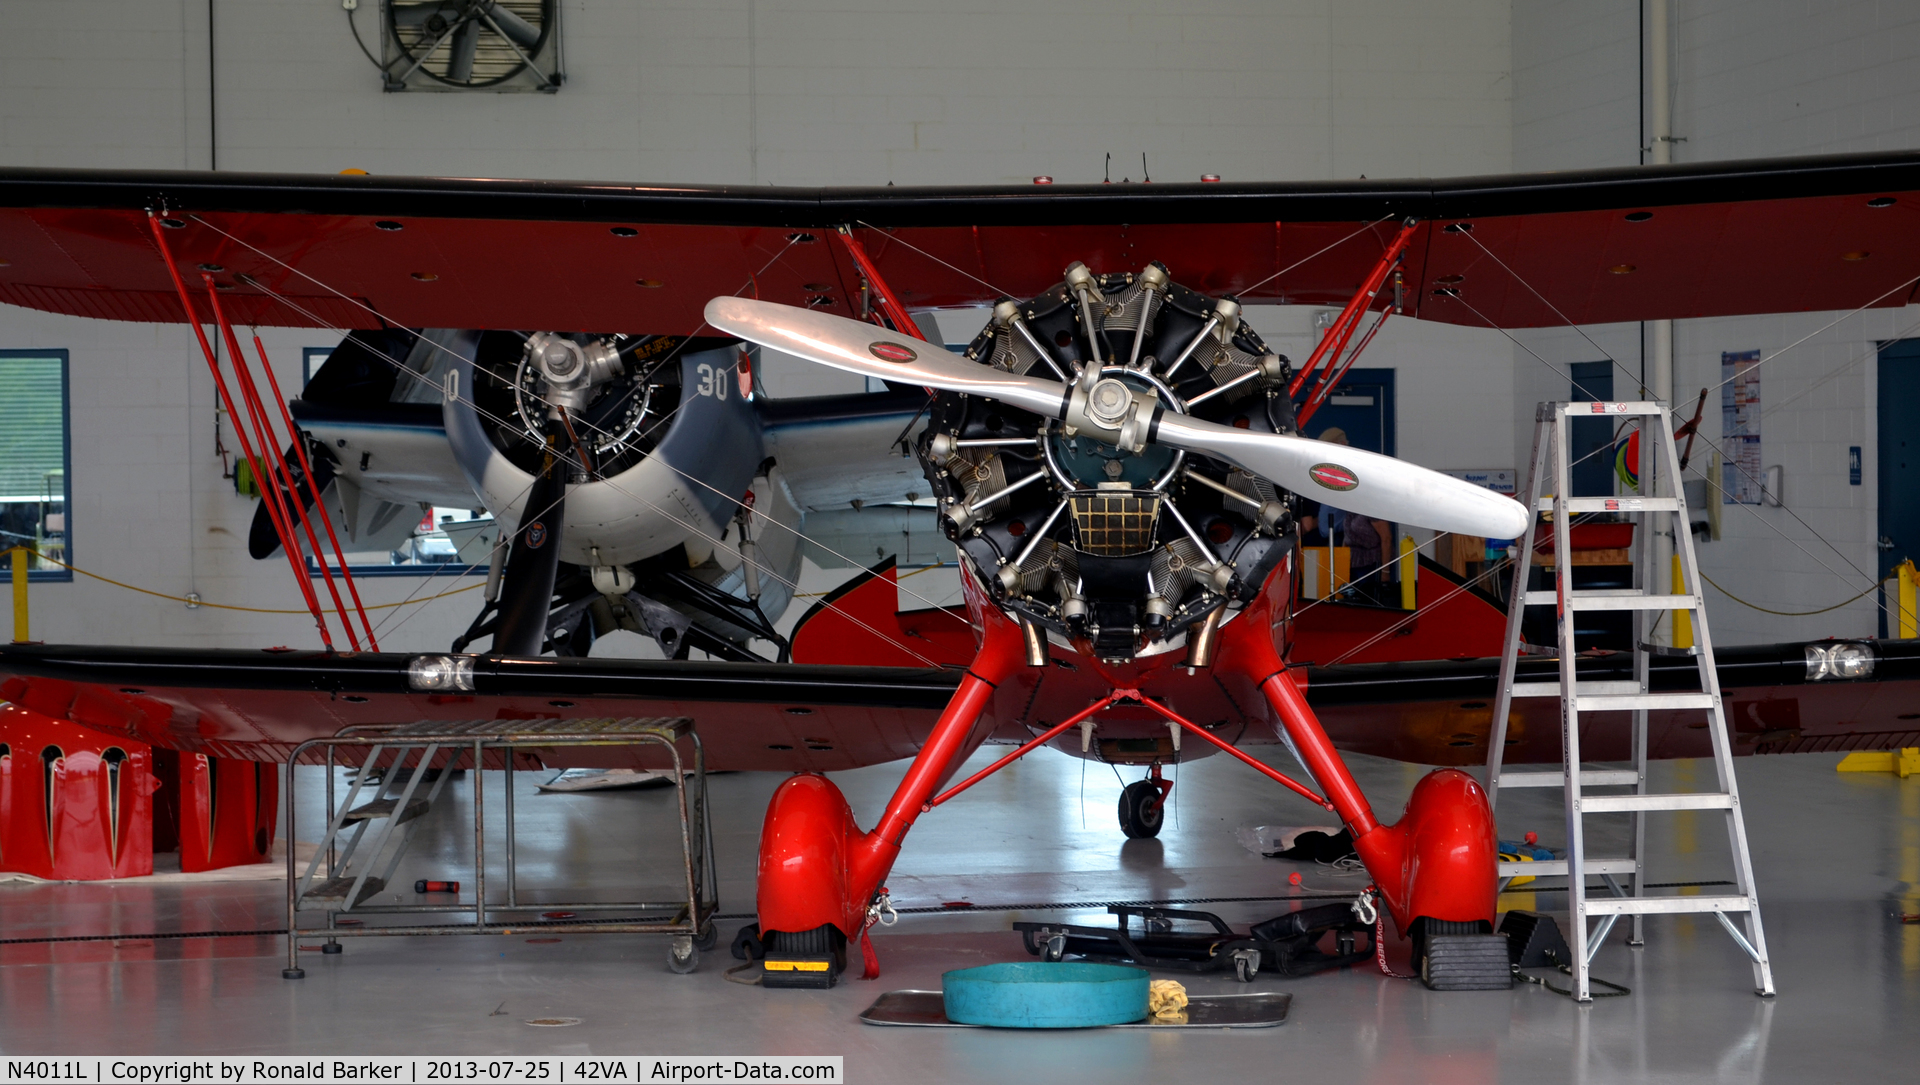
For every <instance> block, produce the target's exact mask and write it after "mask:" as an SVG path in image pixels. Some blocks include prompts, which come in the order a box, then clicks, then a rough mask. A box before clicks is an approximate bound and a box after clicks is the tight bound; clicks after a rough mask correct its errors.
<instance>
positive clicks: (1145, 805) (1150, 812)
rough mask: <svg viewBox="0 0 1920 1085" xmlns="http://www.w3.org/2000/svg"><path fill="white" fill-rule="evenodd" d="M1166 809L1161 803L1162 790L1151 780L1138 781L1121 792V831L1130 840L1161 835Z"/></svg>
mask: <svg viewBox="0 0 1920 1085" xmlns="http://www.w3.org/2000/svg"><path fill="white" fill-rule="evenodd" d="M1165 817H1166V809H1165V807H1164V806H1162V804H1161V802H1160V789H1159V788H1157V787H1155V786H1153V781H1151V780H1137V781H1135V782H1133V783H1131V784H1128V785H1127V786H1126V789H1125V790H1124V791H1122V792H1120V831H1121V832H1123V833H1125V834H1127V837H1128V839H1131V840H1140V839H1143V838H1146V837H1154V836H1159V835H1160V823H1161V821H1162V820H1164V818H1165Z"/></svg>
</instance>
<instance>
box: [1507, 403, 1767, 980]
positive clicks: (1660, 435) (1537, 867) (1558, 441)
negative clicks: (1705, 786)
mask: <svg viewBox="0 0 1920 1085" xmlns="http://www.w3.org/2000/svg"><path fill="white" fill-rule="evenodd" d="M1576 418H1604V419H1606V420H1607V421H1609V422H1612V423H1614V424H1616V425H1617V424H1619V423H1621V422H1632V421H1638V422H1639V425H1640V494H1639V495H1635V496H1623V497H1569V496H1568V492H1569V491H1570V490H1571V489H1572V468H1573V464H1572V463H1571V462H1570V458H1569V451H1568V448H1569V445H1568V437H1569V432H1570V424H1571V422H1572V421H1573V420H1574V419H1576ZM1534 421H1535V427H1534V437H1533V459H1532V466H1531V469H1530V470H1529V472H1528V481H1527V486H1526V489H1525V490H1523V491H1522V495H1523V498H1524V499H1525V500H1527V501H1528V502H1530V503H1531V505H1532V507H1533V509H1534V510H1535V512H1536V513H1551V514H1552V532H1553V537H1552V547H1553V574H1554V575H1553V580H1554V588H1553V590H1552V591H1529V590H1528V588H1527V585H1528V584H1529V582H1530V579H1529V578H1530V574H1531V571H1532V566H1533V555H1534V546H1535V543H1536V541H1537V539H1538V535H1539V532H1540V530H1541V527H1540V521H1539V517H1538V516H1537V515H1536V516H1534V517H1533V518H1532V522H1530V523H1529V524H1528V526H1527V533H1526V536H1525V538H1523V539H1521V540H1520V553H1519V557H1518V559H1517V561H1516V563H1515V570H1514V581H1513V591H1512V593H1511V597H1510V602H1509V604H1508V607H1507V636H1506V645H1505V649H1504V651H1503V652H1502V654H1501V657H1500V680H1499V691H1498V694H1497V696H1496V697H1495V700H1494V706H1493V727H1492V734H1491V736H1490V737H1489V740H1488V749H1487V797H1488V801H1489V802H1497V800H1498V798H1499V796H1500V794H1501V792H1502V791H1504V790H1506V789H1509V788H1520V787H1559V788H1562V789H1564V792H1565V796H1566V817H1567V857H1566V859H1564V860H1554V861H1549V862H1518V863H1505V862H1503V863H1501V864H1500V877H1501V879H1502V880H1503V883H1502V884H1503V885H1504V880H1505V879H1509V878H1513V877H1517V876H1525V875H1532V876H1535V877H1565V878H1566V879H1567V897H1568V913H1569V917H1570V919H1571V923H1570V926H1571V928H1572V929H1571V930H1570V931H1568V943H1569V947H1568V948H1570V949H1571V950H1572V952H1573V957H1574V959H1573V961H1572V962H1571V964H1572V966H1573V980H1574V986H1573V991H1574V997H1575V998H1577V999H1579V1000H1580V1001H1582V1002H1586V1001H1590V1000H1591V998H1592V994H1591V992H1590V990H1589V984H1588V980H1589V976H1588V970H1589V968H1590V966H1591V965H1592V962H1593V957H1594V954H1595V953H1596V952H1598V950H1599V948H1600V946H1601V945H1602V944H1604V943H1605V942H1606V940H1607V936H1608V935H1609V934H1611V933H1612V932H1613V928H1614V925H1615V924H1616V923H1617V922H1618V920H1619V919H1620V917H1621V916H1630V917H1632V921H1633V923H1632V935H1631V938H1630V939H1629V943H1630V944H1632V945H1639V944H1640V943H1641V942H1642V940H1643V939H1642V934H1643V931H1642V926H1641V920H1642V917H1644V916H1647V915H1653V914H1677V913H1700V912H1711V913H1712V914H1713V916H1714V918H1716V919H1718V920H1719V921H1720V924H1721V926H1723V927H1725V928H1726V931H1727V933H1728V934H1730V935H1732V936H1733V940H1734V942H1735V943H1737V944H1738V945H1739V947H1740V948H1741V950H1742V951H1744V952H1745V953H1746V954H1747V956H1748V957H1749V958H1750V959H1751V960H1752V962H1753V980H1754V989H1755V992H1756V993H1757V994H1760V995H1762V996H1771V995H1772V994H1773V993H1774V988H1773V970H1772V968H1771V967H1770V965H1769V963H1768V960H1767V941H1766V935H1765V934H1764V932H1763V931H1762V929H1761V926H1760V902H1759V898H1758V897H1756V896H1755V895H1754V885H1753V858H1752V855H1751V853H1750V852H1749V850H1748V847H1747V828H1746V822H1745V820H1744V819H1743V818H1742V817H1741V814H1740V793H1739V788H1738V785H1737V784H1736V783H1735V782H1734V772H1733V749H1732V744H1731V742H1730V740H1729V737H1728V732H1727V718H1726V710H1725V706H1724V703H1723V701H1722V700H1721V696H1720V680H1719V675H1718V673H1717V672H1716V671H1715V669H1714V659H1713V642H1712V640H1711V639H1710V638H1709V637H1708V635H1707V615H1706V610H1705V608H1704V606H1703V605H1702V602H1703V600H1702V596H1701V594H1700V590H1699V585H1700V572H1699V566H1698V563H1697V561H1696V559H1695V556H1694V550H1693V534H1692V532H1691V530H1690V529H1689V525H1688V517H1687V503H1686V497H1685V492H1684V487H1683V486H1682V485H1681V482H1680V478H1681V473H1680V460H1679V454H1678V452H1677V451H1676V449H1675V446H1674V439H1673V423H1672V421H1671V419H1670V418H1669V416H1668V413H1667V410H1666V408H1665V407H1663V406H1662V405H1660V404H1658V403H1542V404H1541V405H1540V406H1539V409H1538V411H1537V412H1536V414H1535V418H1534ZM1593 514H1602V515H1612V516H1617V517H1620V518H1622V519H1625V520H1628V521H1629V522H1633V523H1634V524H1635V525H1636V528H1637V530H1636V532H1635V539H1634V544H1633V553H1634V558H1635V560H1634V563H1633V564H1634V581H1633V582H1634V584H1635V585H1636V586H1635V587H1633V588H1626V589H1620V588H1615V589H1604V590H1575V589H1574V587H1573V568H1572V566H1573V563H1572V557H1573V548H1572V539H1571V537H1572V534H1573V532H1572V530H1571V527H1572V525H1573V524H1574V523H1576V522H1577V518H1580V517H1583V516H1591V515H1593ZM1669 533H1670V534H1671V537H1672V539H1673V544H1674V552H1675V553H1676V554H1677V555H1678V556H1679V558H1680V568H1681V576H1682V584H1683V585H1692V586H1693V590H1692V591H1691V592H1687V591H1686V590H1685V588H1684V587H1681V588H1680V590H1679V591H1678V593H1676V594H1671V595H1661V594H1655V593H1654V587H1653V586H1654V585H1655V584H1656V583H1657V579H1656V578H1655V577H1654V575H1653V570H1654V554H1655V552H1656V551H1655V546H1654V540H1655V538H1656V536H1665V535H1667V534H1669ZM1530 605H1551V606H1553V607H1554V608H1555V612H1554V613H1555V625H1556V629H1557V638H1558V642H1559V643H1558V645H1557V649H1558V651H1557V654H1558V657H1559V668H1558V670H1559V678H1558V680H1557V681H1519V680H1517V676H1518V671H1519V659H1520V654H1521V652H1522V650H1523V648H1524V647H1525V646H1524V644H1523V642H1522V638H1521V618H1522V616H1523V615H1524V614H1525V612H1526V608H1527V607H1528V606H1530ZM1596 610H1614V611H1619V610H1625V611H1630V612H1632V615H1633V644H1634V666H1633V674H1634V677H1633V679H1631V680H1615V681H1593V680H1589V681H1584V682H1583V681H1578V680H1577V675H1576V670H1577V667H1576V663H1577V657H1576V655H1575V646H1574V624H1575V623H1574V616H1575V615H1576V614H1579V613H1581V612H1587V611H1596ZM1661 611H1670V612H1672V613H1673V614H1674V615H1680V614H1687V615H1690V616H1691V618H1692V626H1693V630H1692V631H1693V639H1694V647H1692V648H1686V649H1676V648H1667V647H1659V646H1655V645H1653V644H1652V643H1650V641H1651V632H1652V628H1653V625H1654V623H1655V621H1656V620H1657V618H1658V615H1659V613H1660V612H1661ZM1656 654H1658V655H1687V656H1692V657H1693V659H1694V662H1695V664H1696V665H1697V668H1698V671H1699V689H1698V690H1697V691H1693V692H1653V691H1652V690H1651V687H1650V685H1649V682H1648V677H1649V672H1650V670H1651V659H1652V657H1653V656H1654V655H1656ZM1516 697H1557V698H1559V700H1560V733H1561V746H1562V758H1563V762H1562V766H1561V769H1560V771H1557V772H1503V771H1502V768H1501V759H1502V757H1503V755H1504V753H1505V751H1506V735H1507V722H1508V717H1509V714H1510V712H1511V709H1512V706H1513V700H1514V698H1516ZM1649 711H1690V712H1704V713H1706V715H1707V723H1708V726H1707V732H1708V734H1709V735H1710V736H1711V737H1712V743H1713V764H1714V773H1715V780H1716V786H1715V789H1714V790H1711V791H1704V792H1697V793H1678V794H1676V793H1669V794H1656V793H1652V792H1649V791H1648V790H1647V714H1648V712H1649ZM1586 712H1629V713H1631V714H1632V728H1633V734H1632V752H1633V767H1632V768H1631V769H1625V770H1617V769H1589V768H1584V767H1583V766H1582V763H1581V757H1580V721H1581V714H1582V713H1586ZM1623 787H1624V788H1629V789H1630V790H1629V791H1627V792H1624V793H1622V792H1619V791H1617V790H1613V791H1611V792H1610V793H1605V794H1597V795H1596V794H1590V793H1589V789H1591V788H1606V789H1618V788H1623ZM1675 810H1719V811H1722V812H1723V813H1724V815H1725V817H1726V822H1727V839H1728V843H1729V844H1730V846H1731V850H1732V854H1733V884H1734V891H1733V892H1732V893H1729V894H1725V895H1719V896H1649V895H1648V894H1647V893H1646V891H1645V890H1646V888H1647V886H1646V870H1645V863H1644V854H1645V845H1646V815H1647V814H1649V813H1655V812H1660V811H1675ZM1614 813H1625V814H1628V815H1630V816H1631V818H1632V832H1631V837H1630V840H1631V843H1630V845H1629V849H1628V854H1627V855H1625V856H1621V857H1614V858H1592V857H1589V856H1588V855H1587V850H1586V829H1585V819H1586V817H1587V816H1588V815H1592V814H1614ZM1592 875H1598V876H1599V877H1600V878H1601V880H1602V881H1603V882H1604V883H1605V884H1606V885H1607V887H1608V888H1609V889H1610V890H1611V891H1612V895H1611V896H1602V897H1589V896H1588V888H1587V878H1588V877H1589V876H1592ZM1623 880H1624V882H1625V883H1626V884H1625V886H1624V887H1623V886H1622V884H1621V882H1622V881H1623ZM1734 917H1738V920H1739V922H1738V923H1737V924H1736V922H1735V919H1734ZM1589 920H1597V921H1598V925H1597V926H1595V927H1594V928H1592V929H1591V931H1590V930H1589V928H1588V925H1587V924H1588V921H1589Z"/></svg>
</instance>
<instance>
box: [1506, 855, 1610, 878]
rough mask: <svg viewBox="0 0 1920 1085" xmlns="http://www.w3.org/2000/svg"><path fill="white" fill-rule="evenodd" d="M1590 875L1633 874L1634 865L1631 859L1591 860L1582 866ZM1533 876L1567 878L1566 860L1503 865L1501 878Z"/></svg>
mask: <svg viewBox="0 0 1920 1085" xmlns="http://www.w3.org/2000/svg"><path fill="white" fill-rule="evenodd" d="M1580 865H1581V867H1582V868H1583V869H1585V870H1586V872H1587V873H1588V874H1632V873H1633V872H1634V864H1633V860H1631V859H1589V860H1587V861H1586V862H1584V863H1582V864H1580ZM1529 874H1531V875H1533V876H1534V877H1536V878H1564V877H1566V876H1567V861H1566V860H1565V859H1541V860H1539V861H1537V862H1531V863H1501V864H1500V876H1501V877H1502V878H1515V877H1525V876H1527V875H1529Z"/></svg>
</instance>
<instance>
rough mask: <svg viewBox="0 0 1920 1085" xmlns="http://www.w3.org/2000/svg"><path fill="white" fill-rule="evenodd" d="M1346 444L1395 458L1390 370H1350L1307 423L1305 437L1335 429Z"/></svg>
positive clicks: (1316, 435) (1391, 376)
mask: <svg viewBox="0 0 1920 1085" xmlns="http://www.w3.org/2000/svg"><path fill="white" fill-rule="evenodd" d="M1336 426H1337V427H1339V428H1340V429H1342V430H1344V431H1346V434H1347V443H1348V444H1349V445H1352V446H1353V447H1354V448H1364V449H1366V450H1367V451H1368V452H1379V453H1382V454H1383V455H1388V456H1391V455H1394V440H1393V428H1394V421H1393V370H1391V369H1349V370H1347V375H1346V376H1344V377H1342V378H1341V379H1340V383H1339V384H1337V385H1335V386H1334V389H1333V394H1332V395H1330V396H1328V397H1327V401H1326V402H1325V403H1322V404H1321V405H1320V409H1319V410H1317V411H1315V412H1313V417H1312V418H1309V419H1308V420H1307V425H1306V428H1305V431H1304V432H1305V434H1306V436H1308V437H1315V438H1317V437H1319V436H1320V435H1321V434H1323V433H1325V432H1327V430H1329V429H1332V428H1334V427H1336Z"/></svg>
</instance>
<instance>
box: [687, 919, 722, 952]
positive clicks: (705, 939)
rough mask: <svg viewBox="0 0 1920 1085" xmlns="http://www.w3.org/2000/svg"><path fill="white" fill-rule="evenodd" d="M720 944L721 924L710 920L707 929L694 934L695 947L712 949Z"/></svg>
mask: <svg viewBox="0 0 1920 1085" xmlns="http://www.w3.org/2000/svg"><path fill="white" fill-rule="evenodd" d="M719 944H720V925H719V924H717V923H713V922H709V923H708V924H707V927H706V929H705V930H703V931H701V932H700V933H699V934H696V935H694V936H693V948H695V949H712V948H713V947H715V946H717V945H719Z"/></svg>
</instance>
